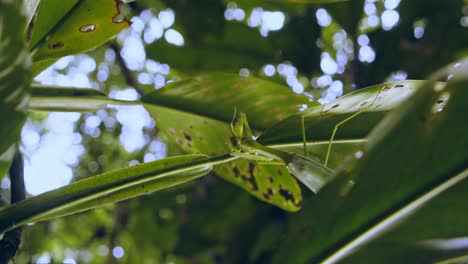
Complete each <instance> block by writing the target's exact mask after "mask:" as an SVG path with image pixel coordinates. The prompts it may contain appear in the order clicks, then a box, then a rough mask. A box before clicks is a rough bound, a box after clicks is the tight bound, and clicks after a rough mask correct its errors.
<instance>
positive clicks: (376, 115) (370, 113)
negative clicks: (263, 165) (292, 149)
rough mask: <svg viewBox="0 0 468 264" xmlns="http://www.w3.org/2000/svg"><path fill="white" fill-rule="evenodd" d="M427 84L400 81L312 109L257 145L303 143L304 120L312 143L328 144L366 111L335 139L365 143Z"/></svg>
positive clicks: (277, 126)
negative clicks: (393, 111)
mask: <svg viewBox="0 0 468 264" xmlns="http://www.w3.org/2000/svg"><path fill="white" fill-rule="evenodd" d="M424 83H425V81H398V82H392V83H385V84H379V85H375V86H371V87H368V88H364V89H361V90H359V91H356V92H352V93H349V94H347V95H345V96H343V97H340V98H338V99H336V100H335V101H332V102H330V103H327V104H325V105H317V106H312V107H310V108H308V109H306V110H305V111H303V112H300V113H297V114H295V115H292V116H290V117H288V118H287V119H285V120H284V121H282V122H279V123H277V124H275V125H274V126H273V127H271V128H270V129H268V130H267V131H266V132H265V133H264V134H262V135H261V136H260V137H259V138H258V140H257V141H258V142H260V143H262V144H278V143H298V142H302V133H301V129H300V127H301V118H302V117H304V122H305V130H306V135H307V140H308V141H312V142H321V141H328V140H329V139H330V137H331V133H332V131H333V128H334V126H335V125H336V124H337V123H339V122H340V121H342V120H344V119H346V118H347V117H349V116H351V115H352V114H354V113H356V112H358V111H360V110H362V109H364V111H363V112H362V113H361V114H360V115H358V116H356V117H355V118H353V119H352V120H350V121H349V122H347V123H345V124H343V125H342V126H340V128H339V129H338V131H337V134H336V136H335V139H341V140H359V139H363V138H365V137H366V136H367V134H368V133H369V132H370V131H371V129H372V128H374V127H375V126H376V125H377V123H378V122H379V121H380V120H381V119H382V117H383V116H384V115H385V113H386V112H388V111H390V110H391V109H394V108H397V107H398V106H399V105H400V104H401V103H402V102H404V101H405V100H406V99H408V98H409V97H410V96H411V95H412V94H413V93H414V91H416V90H417V89H419V88H420V87H421V85H423V84H424ZM439 85H442V83H440V84H439Z"/></svg>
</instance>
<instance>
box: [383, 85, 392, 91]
mask: <svg viewBox="0 0 468 264" xmlns="http://www.w3.org/2000/svg"><path fill="white" fill-rule="evenodd" d="M388 90H390V86H385V87H384V88H382V91H388Z"/></svg>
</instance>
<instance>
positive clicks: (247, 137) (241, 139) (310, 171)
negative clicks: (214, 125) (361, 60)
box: [231, 91, 380, 193]
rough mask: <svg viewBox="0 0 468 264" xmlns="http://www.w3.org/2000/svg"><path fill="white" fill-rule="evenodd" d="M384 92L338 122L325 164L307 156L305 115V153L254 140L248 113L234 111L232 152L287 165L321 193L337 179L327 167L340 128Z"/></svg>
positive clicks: (302, 119) (270, 162) (304, 181)
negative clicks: (275, 147) (322, 189)
mask: <svg viewBox="0 0 468 264" xmlns="http://www.w3.org/2000/svg"><path fill="white" fill-rule="evenodd" d="M379 94H380V91H379V92H378V93H377V95H376V96H375V98H374V100H373V101H372V103H371V104H369V105H368V106H367V107H364V108H362V109H360V110H359V111H357V112H356V113H354V114H352V115H351V116H349V117H347V118H345V119H344V120H342V121H340V122H339V123H337V124H336V125H335V127H334V128H333V131H332V133H331V137H330V140H329V143H328V148H327V153H326V158H325V162H324V164H321V163H319V162H317V161H315V160H313V159H311V158H308V157H307V138H306V133H305V132H306V131H305V125H304V117H303V116H302V117H301V132H302V141H303V150H304V155H300V154H297V153H291V152H285V151H281V150H277V149H273V148H269V147H266V146H263V145H262V144H260V143H258V142H257V141H255V140H254V137H253V134H252V131H251V129H250V126H249V123H248V121H247V116H246V114H245V113H239V114H237V112H236V111H234V117H233V119H232V121H231V132H232V136H231V155H232V156H236V157H240V158H244V159H248V160H254V161H257V162H259V163H263V164H275V165H283V166H286V168H287V169H288V171H289V172H290V173H291V174H292V175H294V176H295V177H296V178H297V179H298V180H299V181H301V182H302V183H303V184H304V185H306V186H307V187H308V188H309V189H310V190H312V191H313V192H314V193H317V192H318V191H319V190H320V189H321V188H322V187H323V186H325V185H326V184H327V183H328V182H329V181H330V180H332V179H333V176H334V174H335V172H334V171H333V170H332V169H330V168H328V167H327V164H328V160H329V157H330V152H331V148H332V144H333V140H334V138H335V135H336V132H337V131H338V128H339V127H340V126H341V125H343V124H345V123H346V122H348V121H350V120H351V119H353V118H355V117H356V116H357V115H359V114H361V113H362V112H364V111H366V110H367V109H369V108H370V107H371V106H372V105H373V104H374V102H375V100H376V99H377V98H378V96H379Z"/></svg>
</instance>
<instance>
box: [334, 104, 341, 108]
mask: <svg viewBox="0 0 468 264" xmlns="http://www.w3.org/2000/svg"><path fill="white" fill-rule="evenodd" d="M338 106H340V104H336V105H334V106H332V108H337V107H338Z"/></svg>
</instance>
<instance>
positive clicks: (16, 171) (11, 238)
mask: <svg viewBox="0 0 468 264" xmlns="http://www.w3.org/2000/svg"><path fill="white" fill-rule="evenodd" d="M23 168H24V164H23V157H22V155H21V153H19V151H18V153H17V154H16V155H15V157H14V158H13V163H12V165H11V167H10V180H11V192H10V197H11V198H10V200H11V202H10V203H11V204H14V203H17V202H19V201H22V200H24V199H25V198H26V191H25V188H24V170H23ZM22 231H23V228H22V227H17V228H15V229H12V230H10V231H8V232H6V233H5V235H4V236H3V239H2V240H1V241H0V264H3V263H8V262H10V260H11V259H12V258H13V257H14V256H15V255H16V251H17V250H18V248H19V245H20V243H21V233H22Z"/></svg>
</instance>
